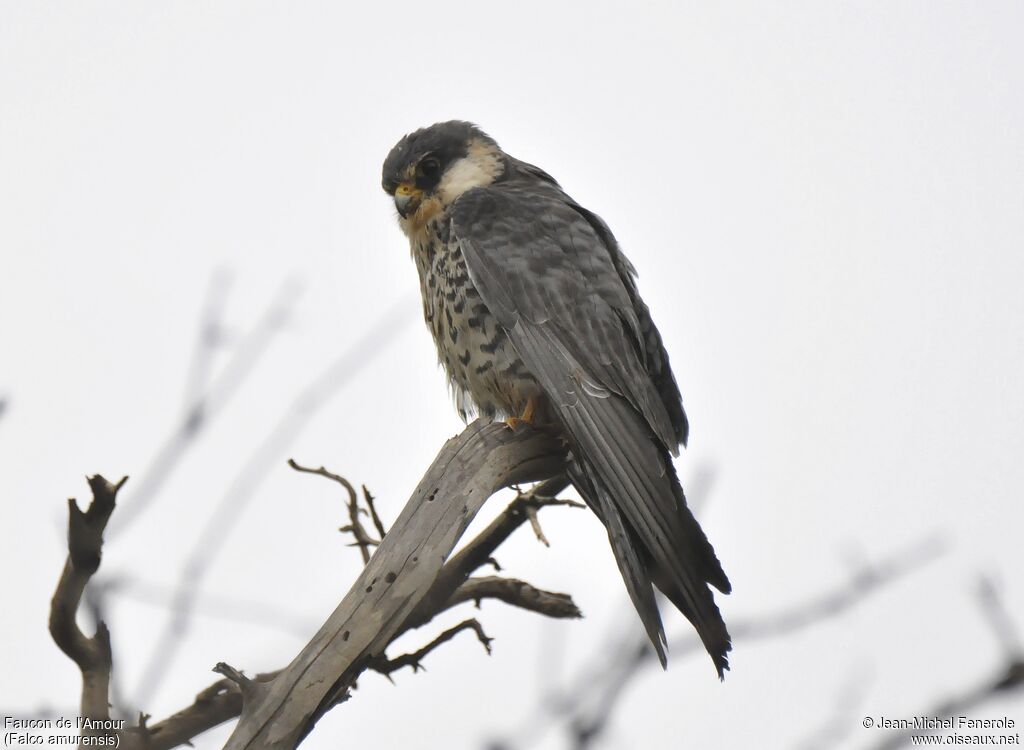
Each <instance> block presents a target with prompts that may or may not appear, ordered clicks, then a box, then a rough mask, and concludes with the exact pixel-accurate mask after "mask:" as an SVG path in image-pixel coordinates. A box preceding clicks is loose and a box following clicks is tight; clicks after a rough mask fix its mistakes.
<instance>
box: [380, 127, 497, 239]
mask: <svg viewBox="0 0 1024 750" xmlns="http://www.w3.org/2000/svg"><path fill="white" fill-rule="evenodd" d="M504 171H505V155H504V154H503V153H502V151H501V149H500V148H498V144H497V143H495V142H494V139H493V138H491V137H490V136H489V135H487V134H486V133H485V132H483V131H482V130H480V128H478V127H477V126H476V125H473V124H472V123H469V122H462V121H460V120H451V121H449V122H439V123H437V124H436V125H431V126H430V127H427V128H421V129H420V130H417V131H416V132H414V133H409V135H406V136H404V137H403V138H402V139H401V140H400V141H399V142H398V143H396V144H395V147H394V148H393V149H391V153H389V154H388V158H387V159H385V160H384V169H383V175H382V179H381V184H382V185H383V187H384V191H385V192H386V193H387V194H388V195H390V196H392V197H393V198H394V200H395V208H396V209H398V215H399V217H400V219H399V221H400V223H401V225H402V228H403V229H404V230H405V231H406V232H407V233H411V232H413V231H417V230H419V229H421V228H422V227H423V226H424V225H425V224H426V223H427V222H428V221H429V220H430V219H431V218H433V217H434V216H436V215H437V214H438V213H440V212H442V211H444V210H445V209H446V208H447V207H448V206H450V205H451V204H452V203H453V202H454V201H455V200H456V199H457V198H458V197H459V196H460V195H462V194H463V193H465V192H466V191H467V190H472V189H473V188H475V187H483V186H485V185H490V184H491V183H492V182H494V181H495V180H496V179H497V178H498V177H500V176H501V175H502V173H503V172H504Z"/></svg>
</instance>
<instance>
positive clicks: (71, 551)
mask: <svg viewBox="0 0 1024 750" xmlns="http://www.w3.org/2000/svg"><path fill="white" fill-rule="evenodd" d="M126 481H128V477H122V478H121V480H120V481H119V482H117V483H116V484H111V483H110V482H108V481H107V480H106V479H104V478H103V477H101V476H100V475H98V474H97V475H95V476H92V477H89V479H88V482H89V487H90V488H91V489H92V501H91V502H90V503H89V507H88V508H87V509H86V510H85V511H84V512H83V511H82V510H81V508H79V507H78V503H77V502H76V501H75V499H74V498H71V499H69V500H68V558H67V561H66V562H65V563H64V572H63V573H61V576H60V581H59V582H58V583H57V590H56V591H55V592H54V594H53V600H52V601H51V603H50V635H51V636H53V640H54V642H55V643H56V644H57V646H59V647H60V650H61V651H63V652H64V653H65V654H67V655H68V656H69V657H70V658H71V660H72V661H74V662H75V664H77V665H78V668H79V670H80V671H81V673H82V701H81V715H82V717H84V718H87V719H91V720H94V721H105V720H107V719H109V718H110V707H109V705H108V701H109V699H110V670H111V661H112V660H111V656H110V632H109V631H108V630H107V626H106V625H105V624H104V623H103V622H102V621H100V622H98V623H97V625H96V633H95V635H93V636H92V637H91V638H90V637H88V636H86V635H85V634H84V633H83V632H82V630H81V628H79V627H78V623H77V622H76V621H75V615H76V613H77V612H78V607H79V605H80V604H81V602H82V594H83V593H84V592H85V586H86V584H87V583H88V582H89V579H90V578H92V575H93V574H94V573H95V572H96V570H97V569H98V568H99V566H100V558H101V557H102V554H103V531H104V530H105V529H106V527H107V522H108V521H109V520H110V514H111V513H113V512H114V505H115V504H116V500H117V493H118V491H119V490H120V489H121V487H123V486H124V483H125V482H126ZM87 734H96V732H93V731H92V730H89V729H83V730H82V736H83V737H85V736H86V735H87Z"/></svg>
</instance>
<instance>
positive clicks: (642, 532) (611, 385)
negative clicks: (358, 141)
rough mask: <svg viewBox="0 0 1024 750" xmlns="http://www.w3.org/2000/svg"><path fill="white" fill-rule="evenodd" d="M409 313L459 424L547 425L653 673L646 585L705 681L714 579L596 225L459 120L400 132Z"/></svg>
mask: <svg viewBox="0 0 1024 750" xmlns="http://www.w3.org/2000/svg"><path fill="white" fill-rule="evenodd" d="M382 185H383V187H384V190H385V192H387V193H388V195H390V196H392V197H393V199H394V204H395V208H396V209H397V210H398V223H399V225H400V226H401V228H402V230H403V232H404V233H405V234H406V236H407V237H408V238H409V245H410V248H411V250H412V257H413V260H414V262H415V264H416V269H417V271H418V272H419V280H420V291H421V292H422V295H423V314H424V317H425V318H426V322H427V326H428V328H429V329H430V331H431V333H432V334H433V336H434V342H435V343H436V345H437V354H438V359H439V361H440V363H441V365H442V366H443V367H444V370H445V372H446V374H447V376H448V379H449V382H450V384H451V388H452V391H453V393H454V397H455V403H456V407H457V409H458V411H459V414H460V415H461V416H462V418H463V419H464V420H465V419H468V418H469V417H470V416H471V415H473V414H479V415H480V416H483V417H489V418H491V419H505V420H506V421H507V422H508V423H509V424H510V425H512V426H515V425H517V424H519V423H522V422H528V423H530V424H533V425H537V426H543V427H544V428H545V429H553V430H556V431H557V433H558V434H559V435H560V436H561V437H562V438H563V439H564V440H565V441H566V443H567V445H568V447H569V458H568V462H567V468H566V473H567V475H568V478H569V480H570V481H571V482H572V484H573V486H574V487H575V488H576V490H577V491H578V492H579V494H580V496H581V497H582V498H583V499H584V500H585V501H586V503H587V505H588V506H589V507H590V508H591V509H592V510H593V511H594V513H595V514H596V515H597V516H598V518H600V520H601V522H602V523H603V524H604V526H605V528H606V529H607V531H608V538H609V540H610V542H611V547H612V550H613V552H614V555H615V561H616V563H617V564H618V567H619V571H620V572H621V574H622V578H623V581H624V582H625V585H626V590H627V592H628V593H629V596H630V598H631V600H632V602H633V605H634V606H635V607H636V611H637V613H638V614H639V616H640V620H641V621H642V622H643V625H644V628H645V629H646V631H647V635H648V637H649V638H650V640H651V643H652V644H653V647H654V649H655V651H656V652H657V655H658V659H659V660H660V661H661V664H662V666H663V667H664V666H666V664H667V660H666V655H665V649H666V646H667V642H666V639H665V631H664V628H663V627H662V623H661V615H660V613H659V611H658V605H657V602H656V600H655V594H654V587H657V588H658V589H660V590H661V592H662V593H663V594H664V595H665V596H666V597H668V599H669V600H670V601H671V602H672V603H673V604H674V605H675V606H676V607H677V608H678V609H679V611H680V612H682V613H683V614H684V615H685V616H686V618H687V619H688V620H689V621H690V622H691V623H692V624H693V626H694V628H695V629H696V631H697V634H698V635H699V636H700V639H701V641H702V642H703V644H704V646H705V648H706V649H707V651H708V653H709V654H710V656H711V659H712V661H713V662H714V665H715V668H716V670H717V671H718V676H719V678H722V677H723V676H724V672H725V670H726V669H728V668H729V661H728V652H729V651H730V650H731V647H732V646H731V641H730V638H729V633H728V630H727V629H726V626H725V622H724V621H723V620H722V616H721V614H720V613H719V611H718V607H717V606H716V604H715V600H714V596H713V594H712V591H711V589H710V588H709V584H710V586H714V587H715V588H716V589H718V590H719V591H721V592H722V593H724V594H728V593H729V591H730V590H731V586H730V584H729V579H728V578H727V577H726V575H725V572H724V571H723V570H722V565H721V563H719V561H718V558H717V557H716V556H715V552H714V549H713V548H712V547H711V544H710V543H709V542H708V539H707V537H706V536H705V535H704V531H703V530H702V529H701V527H700V525H699V524H698V523H697V520H696V519H695V518H694V517H693V514H692V513H691V512H690V510H689V508H688V507H687V505H686V498H685V496H684V495H683V489H682V487H681V486H680V484H679V479H678V478H677V476H676V471H675V467H674V466H673V464H672V457H673V456H678V455H679V446H680V444H682V445H684V446H685V445H686V438H687V433H688V431H689V425H688V422H687V419H686V413H685V412H684V411H683V404H682V398H681V396H680V394H679V387H678V386H677V385H676V381H675V377H674V376H673V374H672V369H671V367H670V366H669V358H668V354H667V353H666V351H665V348H664V346H663V344H662V339H661V334H660V333H659V332H658V329H657V328H656V327H655V325H654V322H653V321H652V320H651V315H650V311H649V310H648V308H647V305H646V304H644V301H643V300H642V299H641V298H640V295H639V293H638V292H637V287H636V271H635V269H634V268H633V265H632V264H631V263H630V262H629V260H628V259H627V258H626V256H625V255H624V254H623V252H622V250H621V249H620V248H619V245H618V242H616V240H615V237H614V236H613V235H612V232H611V230H610V229H609V228H608V225H607V224H605V223H604V221H602V220H601V218H600V217H599V216H598V215H597V214H595V213H593V212H592V211H589V210H587V209H586V208H584V207H583V206H581V205H580V204H579V203H577V202H576V201H574V200H573V199H572V198H570V197H569V196H568V195H567V194H566V193H565V191H564V190H562V188H561V187H560V186H559V184H558V183H557V182H556V181H555V179H554V178H553V177H551V175H549V174H548V173H547V172H545V171H544V170H542V169H540V168H538V167H535V166H533V165H532V164H527V163H526V162H523V161H520V160H519V159H516V158H514V157H512V156H509V155H508V154H506V153H505V152H504V151H502V150H501V148H499V147H498V144H497V143H496V142H495V140H494V139H493V138H491V137H490V136H488V135H487V134H486V133H484V132H483V131H482V130H480V129H479V128H478V127H477V126H475V125H473V124H471V123H468V122H460V121H451V122H443V123H438V124H436V125H431V126H430V127H427V128H422V129H420V130H417V131H415V132H413V133H410V134H408V135H406V136H404V137H403V138H402V139H401V140H399V141H398V143H397V144H396V145H395V147H394V148H393V149H392V150H391V152H390V153H389V154H388V156H387V159H386V160H385V161H384V167H383V175H382Z"/></svg>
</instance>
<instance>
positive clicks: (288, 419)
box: [136, 297, 411, 706]
mask: <svg viewBox="0 0 1024 750" xmlns="http://www.w3.org/2000/svg"><path fill="white" fill-rule="evenodd" d="M409 304H411V298H409V297H406V298H403V299H402V300H401V301H399V302H398V303H396V304H395V305H393V306H392V307H391V308H390V309H388V310H387V311H386V312H385V313H384V315H383V316H381V318H380V319H378V321H377V322H376V323H375V324H373V325H372V326H370V327H369V328H368V329H367V330H366V331H365V332H364V333H363V335H362V336H361V337H360V338H359V339H357V340H356V342H355V343H354V344H353V345H352V346H351V347H350V348H349V349H348V350H347V351H346V352H345V353H344V354H342V355H341V356H340V357H338V358H337V359H336V360H335V361H334V362H333V363H332V364H330V365H329V366H328V367H326V368H325V369H324V370H323V371H322V372H321V373H320V374H319V375H317V376H316V377H315V378H313V379H312V380H311V381H310V382H309V383H308V384H307V385H306V386H305V387H304V388H303V389H302V391H300V393H299V394H298V395H297V396H296V398H295V399H294V401H293V402H292V404H291V405H290V407H289V408H288V409H286V410H285V412H284V413H283V414H282V415H281V416H280V418H279V419H278V421H277V422H276V423H275V424H274V426H273V427H272V428H271V430H270V431H269V432H268V433H267V435H266V437H265V438H264V440H263V441H262V443H260V444H259V445H258V446H257V447H256V449H255V450H254V451H253V452H252V453H251V454H250V456H249V458H248V459H247V460H246V461H245V462H244V463H243V465H242V466H241V468H240V470H239V471H238V473H237V474H236V475H235V477H234V479H233V480H232V482H231V484H230V485H229V487H228V490H227V492H226V493H225V494H224V496H223V497H222V498H221V499H220V501H219V503H217V505H216V506H215V507H214V509H213V511H212V512H211V514H210V516H209V517H208V519H207V521H206V524H205V526H204V527H203V529H202V531H200V533H199V534H198V536H197V537H196V539H195V542H194V543H193V545H192V548H191V550H190V551H189V553H188V555H187V557H186V560H185V563H184V565H183V566H182V569H181V573H180V575H179V577H178V583H177V586H176V590H175V596H174V601H173V607H172V613H171V616H170V618H169V619H168V621H167V623H166V625H165V626H164V628H163V631H162V632H161V634H160V636H159V637H157V638H156V639H155V642H154V645H153V648H152V650H151V652H150V656H149V660H148V662H147V664H146V667H145V669H144V670H143V674H142V678H141V679H140V680H139V686H138V689H137V690H136V700H137V702H138V704H139V705H140V706H144V705H146V704H147V703H149V702H150V700H152V696H153V695H154V694H155V693H156V691H157V690H158V689H159V687H160V685H161V684H162V682H163V680H164V677H165V676H166V674H167V671H168V666H169V665H170V664H172V663H173V662H174V659H175V658H176V655H177V651H178V648H179V646H180V644H181V640H182V639H183V638H184V636H185V634H186V633H187V632H188V629H189V624H190V621H191V616H192V607H193V604H194V601H195V598H196V596H197V594H198V590H199V587H200V586H201V585H202V580H203V578H204V577H205V576H206V574H207V572H208V571H209V569H210V567H211V566H212V565H213V563H214V561H215V560H216V558H217V555H218V554H220V551H221V550H222V549H223V548H224V541H225V539H226V538H227V537H228V536H229V535H230V534H231V532H232V531H233V530H234V528H235V527H236V526H237V524H238V522H239V521H240V520H241V518H242V517H243V515H244V512H245V510H246V508H247V507H248V505H249V503H250V502H251V500H252V497H253V495H254V493H255V492H256V489H257V488H258V487H259V486H260V485H261V484H262V482H263V479H264V478H265V477H266V475H267V473H268V472H269V471H270V470H271V467H274V466H277V465H279V464H278V463H277V462H278V461H279V460H280V458H281V454H282V453H284V452H285V451H286V450H287V448H288V446H289V445H291V443H292V442H293V441H294V440H295V438H296V437H297V436H298V435H299V434H300V433H301V432H302V430H303V429H304V428H305V427H306V424H307V423H308V422H309V420H310V418H311V417H312V416H313V414H315V413H316V412H317V410H318V409H319V408H321V407H322V406H323V404H324V403H326V402H327V400H328V399H330V398H331V397H333V396H335V395H336V394H337V393H338V392H339V391H340V390H341V389H342V388H343V387H344V386H346V385H347V384H348V383H350V382H351V380H352V378H353V377H354V376H355V374H356V373H357V372H359V371H360V370H361V369H362V368H363V367H365V366H366V364H367V363H369V362H370V361H372V360H373V359H374V358H375V357H377V356H380V354H381V353H383V352H384V351H386V350H387V346H388V345H390V344H392V343H394V342H395V341H397V339H398V337H397V335H396V332H397V330H398V329H399V328H400V327H401V326H403V325H405V323H406V322H407V321H408V320H409V316H408V315H407V314H406V307H407V306H408V305H409ZM382 342H383V343H382Z"/></svg>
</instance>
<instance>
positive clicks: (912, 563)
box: [496, 538, 944, 750]
mask: <svg viewBox="0 0 1024 750" xmlns="http://www.w3.org/2000/svg"><path fill="white" fill-rule="evenodd" d="M943 551H944V545H943V544H942V543H941V542H940V541H939V540H938V539H936V538H929V539H926V540H924V541H923V542H919V543H918V544H915V545H913V546H911V547H909V548H907V549H905V550H902V551H900V552H897V553H895V554H893V555H891V556H889V557H888V558H885V559H883V560H881V561H879V562H878V563H876V564H873V565H863V566H861V567H860V568H859V569H858V570H856V571H854V573H853V574H852V575H851V577H850V579H849V580H848V581H846V582H844V583H842V584H840V585H838V586H836V587H834V588H832V589H830V590H827V591H825V592H823V593H821V594H819V595H817V596H814V597H812V598H810V599H808V600H806V601H804V602H800V603H797V604H794V605H791V606H789V607H786V608H784V609H783V610H781V611H780V612H777V613H775V614H770V615H767V616H765V615H761V616H755V617H751V618H748V619H746V620H733V621H732V622H731V624H730V628H729V629H730V631H731V632H732V636H733V641H734V642H736V643H739V642H742V641H757V640H768V639H773V638H780V637H783V636H786V635H790V634H792V633H794V632H798V631H800V630H802V629H804V628H807V627H810V626H812V625H816V624H819V623H822V622H825V621H827V620H830V619H833V618H835V617H838V616H840V615H842V614H844V613H845V612H847V611H849V610H850V609H852V608H854V607H856V606H858V605H860V604H861V603H863V602H864V601H865V600H866V599H867V598H868V597H870V596H871V595H872V594H873V593H875V592H877V591H878V590H880V589H881V588H884V587H885V586H888V585H891V584H893V583H894V582H895V581H897V580H899V579H901V578H903V577H904V576H906V575H908V574H909V573H911V572H913V571H915V570H917V569H919V568H920V567H922V566H923V565H925V564H926V563H928V562H930V561H932V560H934V559H935V558H936V557H938V556H939V555H940V554H941V553H942V552H943ZM670 646H671V651H672V655H673V657H674V659H673V663H676V664H678V663H680V661H681V659H680V657H682V656H685V655H689V654H693V653H697V652H699V651H700V650H701V648H702V647H701V645H700V641H699V640H698V639H697V638H696V637H694V636H693V635H692V634H691V633H687V634H685V635H683V636H681V637H676V638H672V639H670ZM609 650H610V652H611V653H618V654H620V657H619V658H609V659H607V660H605V664H604V666H603V670H602V671H601V672H598V673H594V672H590V671H588V672H587V673H586V674H585V675H581V676H580V678H579V679H578V680H576V681H574V683H573V684H572V685H571V686H570V687H569V688H567V689H565V690H563V691H561V692H560V694H559V695H557V696H555V697H552V696H546V697H545V699H544V701H543V703H542V704H541V705H539V706H538V708H537V710H536V715H534V716H532V717H530V718H529V719H528V720H527V721H525V722H524V723H523V729H522V730H521V731H520V732H519V734H520V735H521V736H523V737H530V738H536V737H537V736H538V734H540V733H541V732H543V731H545V725H547V726H550V725H551V724H554V723H561V724H563V726H564V727H565V728H566V730H567V731H568V733H569V735H570V736H571V737H572V741H573V743H574V745H573V746H574V747H575V748H577V750H582V749H583V748H589V747H592V746H593V745H594V744H595V743H596V742H598V741H599V739H600V738H601V737H602V736H603V735H604V733H605V732H606V731H607V728H608V726H609V723H610V722H611V720H612V718H613V717H614V713H615V708H616V707H617V705H618V703H619V701H620V700H621V699H622V697H623V696H624V695H625V694H626V692H627V690H628V689H629V688H630V687H631V686H632V684H633V683H634V681H635V678H636V677H637V675H638V674H640V672H641V671H642V670H643V668H644V667H646V666H649V665H654V664H656V663H657V659H655V658H654V654H653V652H652V651H651V649H650V644H649V643H648V641H647V639H646V637H644V635H643V634H642V633H640V632H639V631H636V632H631V633H630V635H629V636H627V638H626V639H625V640H624V641H623V642H622V643H620V645H619V646H618V647H611V648H610V649H609ZM496 744H497V745H499V746H500V747H503V748H508V749H510V748H514V747H520V746H525V745H526V744H532V740H530V741H525V740H524V741H518V740H513V739H505V740H502V741H501V742H498V743H496Z"/></svg>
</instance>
